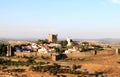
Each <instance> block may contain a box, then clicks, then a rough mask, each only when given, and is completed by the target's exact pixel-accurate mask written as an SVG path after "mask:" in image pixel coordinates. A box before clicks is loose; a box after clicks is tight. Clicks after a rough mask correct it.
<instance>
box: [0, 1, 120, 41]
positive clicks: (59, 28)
mask: <svg viewBox="0 0 120 77" xmlns="http://www.w3.org/2000/svg"><path fill="white" fill-rule="evenodd" d="M119 29H120V0H0V38H47V37H48V34H58V38H67V37H68V36H69V37H71V38H77V39H82V38H87V39H96V38H120V30H119Z"/></svg>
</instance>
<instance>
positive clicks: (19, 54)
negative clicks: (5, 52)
mask: <svg viewBox="0 0 120 77" xmlns="http://www.w3.org/2000/svg"><path fill="white" fill-rule="evenodd" d="M14 56H21V57H23V56H27V57H30V56H38V57H41V56H47V57H49V56H51V54H50V53H47V54H44V53H39V52H15V53H14Z"/></svg>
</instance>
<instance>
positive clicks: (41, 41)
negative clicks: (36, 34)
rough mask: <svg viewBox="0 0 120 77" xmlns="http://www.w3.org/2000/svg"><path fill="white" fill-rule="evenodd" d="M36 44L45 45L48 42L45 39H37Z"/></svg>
mask: <svg viewBox="0 0 120 77" xmlns="http://www.w3.org/2000/svg"><path fill="white" fill-rule="evenodd" d="M36 43H37V44H45V43H48V40H47V39H44V40H41V39H39V40H37V41H36Z"/></svg>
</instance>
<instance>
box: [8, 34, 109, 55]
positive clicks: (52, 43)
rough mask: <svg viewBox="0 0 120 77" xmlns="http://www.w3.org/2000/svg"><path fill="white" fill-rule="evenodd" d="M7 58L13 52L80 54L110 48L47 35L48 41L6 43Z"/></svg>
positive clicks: (105, 45)
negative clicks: (60, 39)
mask: <svg viewBox="0 0 120 77" xmlns="http://www.w3.org/2000/svg"><path fill="white" fill-rule="evenodd" d="M8 44H9V46H8V48H7V49H8V51H10V52H9V53H8V54H7V56H12V55H13V54H12V53H14V52H38V53H44V54H48V53H58V54H60V53H65V54H68V53H81V52H87V51H95V52H94V53H95V54H97V51H101V50H104V48H111V46H110V45H108V44H97V43H90V42H87V41H82V42H79V41H74V40H72V39H70V37H68V38H67V39H66V40H62V41H59V40H58V35H57V34H49V35H48V39H44V40H37V41H35V42H30V41H8Z"/></svg>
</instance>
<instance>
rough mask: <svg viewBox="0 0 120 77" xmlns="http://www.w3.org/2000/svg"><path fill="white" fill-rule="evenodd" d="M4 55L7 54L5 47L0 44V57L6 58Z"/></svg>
mask: <svg viewBox="0 0 120 77" xmlns="http://www.w3.org/2000/svg"><path fill="white" fill-rule="evenodd" d="M6 53H7V45H5V44H0V55H1V56H6Z"/></svg>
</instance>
